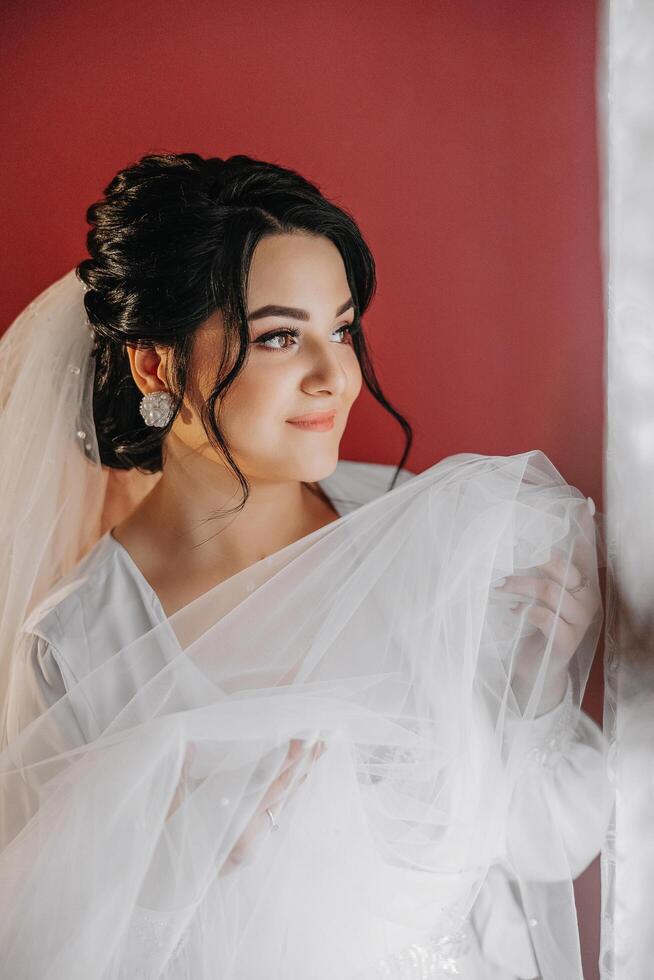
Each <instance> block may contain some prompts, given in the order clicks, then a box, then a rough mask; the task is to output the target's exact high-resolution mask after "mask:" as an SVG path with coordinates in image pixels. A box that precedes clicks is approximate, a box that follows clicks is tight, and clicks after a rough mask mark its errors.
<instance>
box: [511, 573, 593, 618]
mask: <svg viewBox="0 0 654 980" xmlns="http://www.w3.org/2000/svg"><path fill="white" fill-rule="evenodd" d="M498 591H500V592H505V593H509V594H514V595H524V596H528V597H529V598H531V599H536V600H538V602H542V603H543V605H544V606H545V607H546V608H547V609H549V610H550V611H551V612H552V613H556V614H557V615H558V616H560V618H561V619H562V620H563V621H564V622H566V623H569V624H571V625H577V624H580V623H582V622H585V621H586V619H587V618H588V615H587V612H586V609H585V607H584V605H583V604H582V603H577V602H576V601H575V596H573V595H570V593H569V592H568V591H567V589H563V588H562V587H561V585H560V584H559V583H558V582H554V581H553V580H552V579H550V578H536V577H534V576H531V575H509V576H507V578H506V582H505V584H504V585H501V586H499V587H498ZM557 610H558V613H557Z"/></svg>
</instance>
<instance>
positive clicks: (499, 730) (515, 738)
mask: <svg viewBox="0 0 654 980" xmlns="http://www.w3.org/2000/svg"><path fill="white" fill-rule="evenodd" d="M92 384H93V365H92V358H91V332H90V328H89V327H88V324H87V323H86V316H85V312H84V305H83V290H82V286H81V284H80V282H79V281H78V280H77V278H76V276H75V273H74V270H73V271H71V272H69V273H68V274H67V275H66V276H64V277H63V278H62V279H60V280H59V281H58V282H56V283H54V284H53V285H52V286H51V287H50V288H49V289H48V290H46V292H45V293H43V294H42V295H41V296H40V297H39V298H38V299H37V300H35V302H34V303H33V304H31V305H30V306H29V307H28V308H27V309H26V310H25V311H24V312H23V313H22V314H21V315H20V316H19V317H18V319H17V320H16V321H15V322H14V323H13V324H12V326H11V327H10V329H9V331H8V332H7V334H6V335H5V336H4V337H3V338H2V341H0V396H1V397H2V405H1V408H2V414H1V415H0V451H1V452H2V459H3V471H2V475H1V477H0V479H1V480H2V496H1V500H2V513H1V524H0V536H1V542H0V562H1V563H2V564H1V572H0V586H1V600H2V620H1V624H0V658H1V660H0V672H1V673H0V677H1V680H2V691H3V692H6V690H7V687H8V684H9V679H10V675H11V664H12V652H13V650H14V647H15V643H16V637H17V635H18V633H19V632H20V630H21V628H22V627H23V625H24V623H25V621H26V619H27V618H28V617H29V616H32V618H33V617H34V613H35V610H38V609H40V608H42V607H43V606H44V605H45V607H47V605H48V603H50V604H52V603H53V602H55V601H58V600H60V599H61V597H62V596H65V595H66V594H67V591H69V590H71V589H74V588H75V587H76V586H77V585H78V584H79V582H80V581H82V580H83V579H84V576H85V575H86V574H88V572H89V568H88V567H87V565H85V562H86V556H88V554H89V553H90V552H91V550H92V548H93V546H94V544H95V543H96V542H97V541H98V539H99V538H100V536H101V535H102V534H104V532H105V531H106V530H107V529H108V528H110V527H111V526H113V525H114V524H116V523H117V522H118V521H119V520H120V519H121V517H122V516H124V515H125V514H126V513H128V512H129V510H130V509H131V508H132V507H133V506H134V505H135V504H136V503H137V502H138V501H139V500H140V499H142V497H143V496H144V495H145V494H146V493H147V492H149V490H150V489H151V487H152V486H153V484H154V482H156V479H157V478H158V477H157V476H153V477H149V476H143V475H142V474H138V473H136V472H132V471H130V472H125V473H122V472H120V473H119V472H116V471H111V472H108V471H107V470H106V469H105V468H103V467H102V466H101V465H100V462H99V458H98V451H97V444H96V441H95V434H94V426H93V413H92V408H91V395H92ZM596 545H597V540H596V525H595V523H594V521H593V519H592V517H591V515H590V511H589V509H588V506H587V501H586V498H585V497H584V496H583V495H582V494H581V493H579V491H577V490H575V489H574V488H572V487H570V486H568V485H567V484H566V483H565V481H564V480H563V479H562V477H561V476H560V475H559V473H558V472H557V470H556V469H555V467H554V466H553V465H552V464H551V463H550V462H549V460H548V459H547V458H546V457H545V456H544V455H543V454H542V453H539V452H529V453H523V454H520V455H517V456H510V457H490V456H489V457H486V456H479V455H475V454H472V453H467V454H461V455H459V456H454V457H450V458H449V459H446V460H442V461H441V462H440V463H437V464H435V465H434V466H432V467H430V468H429V469H427V470H425V471H424V472H423V473H421V474H418V475H416V476H413V477H411V478H410V479H405V480H403V481H402V482H401V483H400V484H398V485H397V486H396V487H395V488H394V489H393V490H391V491H389V492H386V493H379V494H378V495H376V496H373V497H372V499H370V500H369V501H368V502H366V503H365V504H363V505H361V506H359V507H357V508H356V509H354V510H353V511H351V512H350V513H347V514H345V515H344V516H341V517H340V519H338V520H336V521H334V522H332V523H331V524H328V525H326V526H325V527H323V528H321V529H319V530H318V531H315V532H314V533H312V534H310V535H308V536H306V537H304V538H302V539H300V540H299V541H296V542H294V543H293V544H291V545H289V546H288V547H286V548H284V549H283V550H282V551H280V552H278V553H276V554H275V555H273V556H271V557H270V558H269V559H266V560H262V561H260V562H258V563H257V564H256V565H254V566H252V567H251V568H248V569H246V570H244V571H243V572H241V573H239V574H238V575H235V576H233V577H232V578H230V579H228V580H226V581H225V582H223V583H220V584H219V585H217V586H216V587H215V588H212V589H210V590H209V591H208V592H206V593H205V594H204V595H202V596H200V597H199V598H198V599H196V600H195V601H193V602H191V603H189V604H188V605H186V606H185V607H184V608H182V609H180V610H179V611H178V612H176V613H175V614H174V615H172V616H170V617H168V618H166V619H164V620H163V621H162V622H160V623H158V624H157V625H156V626H155V627H154V628H152V629H151V630H149V631H148V632H147V633H145V634H144V635H142V636H140V637H139V638H138V639H136V640H135V641H134V642H132V643H130V644H129V645H127V646H125V647H123V648H122V649H119V650H113V649H112V650H109V649H108V650H107V651H106V656H103V653H105V651H94V662H95V663H96V664H97V666H95V667H94V669H91V670H90V671H89V672H88V673H86V674H85V675H84V676H82V677H81V678H79V679H78V682H77V683H75V684H73V685H71V686H70V687H69V689H68V691H67V693H66V694H65V696H64V697H62V698H60V699H59V700H58V701H57V702H56V703H55V704H54V705H53V706H52V707H51V708H50V709H49V710H48V711H46V712H45V713H44V714H43V715H42V716H40V717H38V718H37V719H35V720H34V721H33V722H32V723H31V724H30V725H28V726H27V727H26V728H25V729H24V730H23V731H21V732H20V734H19V735H18V736H17V737H15V738H13V739H12V740H11V741H10V742H9V744H8V745H6V746H5V748H4V751H3V752H2V753H0V835H1V839H0V848H1V849H0V892H1V893H2V895H3V898H2V900H0V912H1V913H2V914H1V915H0V950H1V951H2V960H3V962H4V964H5V969H7V970H8V971H9V972H8V973H7V976H11V977H18V976H21V977H22V976H25V977H30V978H31V977H34V978H36V977H39V978H45V977H47V978H61V980H64V978H65V980H75V978H79V980H82V978H84V980H87V978H89V977H94V978H97V980H109V978H111V980H117V978H125V980H126V978H128V977H129V978H130V980H133V978H136V977H148V978H155V977H166V978H173V977H174V978H182V977H184V978H186V977H188V978H191V977H192V978H193V980H205V978H207V980H208V978H209V977H216V976H220V977H221V980H228V978H233V980H236V978H238V980H244V978H254V977H257V978H259V977H261V976H264V975H265V976H266V977H269V978H279V980H282V978H283V980H296V978H297V980H299V978H303V980H304V978H307V980H308V978H311V980H334V978H335V977H338V978H339V980H345V978H348V977H352V978H355V977H357V978H361V980H368V978H370V980H372V978H374V977H381V976H397V977H405V976H416V977H418V976H434V977H435V976H447V975H451V974H452V973H453V972H455V969H456V963H457V950H458V949H459V946H461V947H462V948H465V942H466V938H465V937H466V931H467V928H468V925H467V924H468V923H469V921H470V915H471V910H473V909H474V914H475V916H476V917H477V920H476V921H477V934H478V935H480V934H481V935H483V936H484V951H483V952H484V953H485V955H488V956H489V957H491V959H492V955H493V951H492V946H493V942H495V944H496V946H501V945H502V944H504V945H505V946H506V948H507V956H508V959H509V962H510V964H514V965H513V966H512V968H513V969H514V971H515V975H520V976H525V977H527V976H532V975H534V974H532V973H530V972H528V971H529V970H530V969H531V968H532V964H533V963H534V962H536V963H537V968H538V970H539V974H538V975H539V976H542V977H544V978H546V980H561V978H563V977H565V978H566V980H582V973H581V960H580V954H579V941H578V936H577V926H576V918H575V908H574V896H573V889H572V880H573V878H574V877H575V876H576V875H577V874H578V873H579V872H580V871H581V870H583V868H584V867H585V866H586V864H588V862H589V861H590V860H592V858H593V857H594V854H595V849H594V845H593V844H592V841H594V840H596V839H598V836H599V837H601V824H602V821H603V820H604V819H605V813H606V806H605V796H604V784H603V782H602V778H601V774H600V769H601V766H602V761H601V760H602V746H601V739H600V737H599V733H598V732H597V731H596V730H595V729H594V727H593V726H592V724H591V723H590V721H589V720H588V719H587V718H586V717H585V716H584V715H583V714H581V713H580V712H579V710H578V706H579V704H580V702H581V698H582V695H583V691H584V688H585V684H586V680H587V676H588V671H589V668H590V664H591V660H592V657H593V654H594V651H595V647H596V643H597V639H598V636H599V631H600V625H601V612H599V613H598V615H597V617H596V619H595V621H594V622H593V624H592V625H591V627H590V628H589V629H588V631H587V633H586V635H585V636H584V638H583V640H582V642H581V644H580V645H579V647H578V649H577V651H576V653H575V656H574V657H573V660H572V662H571V665H570V682H569V688H568V693H567V695H566V697H567V701H566V702H565V705H564V707H565V711H564V712H563V713H561V712H560V711H558V709H557V711H558V714H557V719H558V721H557V725H556V726H555V727H554V728H552V729H547V740H546V741H545V742H544V741H543V738H542V734H541V733H542V730H543V729H542V725H541V723H542V722H543V717H545V716H541V712H543V711H545V713H547V711H548V710H549V709H550V708H551V707H552V705H551V703H550V698H549V694H550V692H549V691H548V676H549V675H548V670H549V667H550V661H551V658H552V656H554V653H553V649H552V643H551V642H549V641H548V642H545V641H543V644H542V651H540V650H539V652H538V656H537V657H535V658H534V661H533V672H532V675H531V677H530V678H528V679H527V680H526V681H523V684H522V688H521V694H520V696H518V695H517V693H516V691H515V690H514V688H513V687H512V683H511V682H512V676H513V669H514V666H515V664H516V662H517V660H518V658H520V656H521V655H522V653H523V652H524V650H523V648H524V647H525V645H529V644H532V645H533V643H534V636H535V635H536V630H535V628H534V627H533V626H531V625H530V624H529V623H528V621H527V610H528V609H529V608H530V604H529V603H525V602H523V603H522V604H521V605H519V608H518V609H517V610H514V609H511V608H510V602H511V598H512V599H513V601H514V602H515V601H518V602H520V597H517V596H513V597H507V596H505V595H502V594H500V593H499V592H495V591H494V590H493V584H494V583H495V582H496V581H497V580H499V579H500V578H501V577H503V576H507V575H513V574H528V573H531V574H536V575H538V571H537V569H538V566H540V565H542V564H543V563H544V562H546V561H548V560H549V559H550V558H551V557H552V556H554V555H557V556H559V557H562V558H564V559H565V560H566V563H567V564H566V567H569V565H570V563H571V562H574V563H575V564H577V565H578V566H579V567H580V568H581V569H582V570H583V573H584V574H585V575H586V576H588V578H589V581H590V583H591V585H592V587H593V588H596V587H597V578H598V576H597V551H596ZM246 581H247V582H248V583H249V584H250V591H247V590H246V589H245V588H244V584H245V582H246ZM252 582H254V583H255V588H254V589H252V588H251V584H252ZM70 643H71V644H72V646H73V647H74V638H70ZM3 700H5V699H4V698H3ZM294 738H298V739H303V740H308V741H309V742H314V741H316V740H320V741H321V742H322V743H323V745H324V746H325V751H324V752H323V754H322V755H321V756H320V757H319V758H318V759H317V761H315V762H313V763H312V764H309V763H307V764H306V766H301V767H300V768H299V769H298V771H297V775H296V777H294V780H293V781H292V782H291V783H290V784H289V786H288V789H287V792H286V793H285V795H284V796H283V797H282V798H280V800H279V801H278V802H277V803H276V805H275V807H274V811H275V817H276V819H277V821H278V823H279V829H278V830H277V831H276V832H274V833H269V832H266V831H265V828H264V831H263V832H262V833H261V834H259V836H257V837H256V838H255V839H253V841H252V843H251V846H250V848H249V850H248V853H247V855H246V857H245V858H244V859H243V860H238V861H235V860H234V850H235V844H236V842H238V840H239V839H240V835H241V834H242V832H243V830H244V828H245V827H246V826H247V825H248V822H249V821H250V820H251V818H252V815H253V814H254V813H255V811H256V809H257V807H258V805H259V803H260V801H261V799H262V796H263V795H264V793H265V791H266V788H267V787H268V786H269V785H270V783H271V781H272V780H273V778H274V777H275V775H276V774H277V772H278V770H279V766H280V764H281V762H282V761H283V760H284V758H285V755H286V752H287V749H288V745H289V740H291V739H294ZM575 740H577V742H578V751H577V754H576V755H574V757H573V761H572V762H570V761H565V760H566V758H568V757H567V756H566V753H567V752H568V746H569V745H570V743H571V742H574V741H575ZM562 759H563V761H561V760H562ZM571 766H572V768H573V769H574V768H575V767H576V770H578V776H579V779H580V781H581V780H582V778H583V777H584V775H585V774H587V771H588V770H591V769H594V770H595V771H596V772H597V779H596V781H595V783H594V784H593V785H594V787H595V789H594V792H595V793H597V794H599V795H596V796H594V797H593V798H592V799H590V800H589V799H588V798H587V795H586V796H585V795H584V792H583V791H581V790H580V791H579V796H578V797H577V796H575V795H574V794H575V792H576V790H571V793H572V796H571V798H570V800H569V801H568V802H569V804H570V805H569V807H568V808H566V807H562V800H563V802H564V803H565V799H564V797H565V793H566V792H567V790H566V791H565V792H564V791H562V790H561V784H562V783H563V782H565V780H564V778H563V775H562V772H563V769H565V774H564V775H565V777H566V778H567V779H568V780H569V779H570V778H571V773H570V767H571ZM561 767H563V769H562V768H561ZM566 767H567V769H566ZM302 775H306V776H307V778H306V779H304V780H303V781H302V782H300V778H301V776H302ZM573 776H574V773H573ZM571 785H574V783H571ZM580 785H581V782H580ZM607 796H608V794H607ZM495 880H496V886H494V887H496V890H495V891H494V892H493V893H492V894H493V895H495V896H497V895H499V894H500V891H501V889H505V893H506V898H507V901H508V899H509V898H512V900H513V902H514V904H513V905H511V906H510V907H511V908H516V909H518V908H519V909H520V910H521V915H523V916H524V918H521V919H520V921H519V922H518V920H517V919H516V920H515V921H511V922H508V921H505V922H503V923H502V929H503V930H504V931H503V932H502V935H501V937H499V938H498V936H497V935H496V936H495V939H493V929H492V928H491V926H490V925H489V922H491V923H492V914H493V910H492V908H490V907H486V906H484V903H483V901H482V900H481V899H480V896H481V897H482V898H483V889H484V888H485V887H486V886H487V884H488V882H490V881H495ZM500 882H501V883H500ZM503 894H504V893H503ZM506 907H509V906H508V905H507V906H506ZM412 944H413V947H412ZM411 949H413V953H411ZM407 950H409V953H407ZM411 956H413V961H412V962H414V969H416V970H417V967H415V963H417V962H418V960H417V958H418V957H422V960H421V964H422V965H420V969H421V970H424V972H422V973H418V972H414V973H408V972H402V971H404V970H405V969H408V966H407V967H405V966H403V965H402V964H403V963H408V961H409V959H411ZM428 957H430V958H431V959H429V962H427V958H428ZM530 957H531V958H530ZM448 964H449V966H448ZM428 969H429V970H431V971H432V972H430V973H429V972H427V970H428ZM519 970H522V971H523V972H521V973H518V971H519ZM394 971H395V972H394ZM471 975H472V974H471ZM474 975H475V976H477V974H474ZM488 975H489V976H490V975H491V974H488ZM498 975H499V974H498Z"/></svg>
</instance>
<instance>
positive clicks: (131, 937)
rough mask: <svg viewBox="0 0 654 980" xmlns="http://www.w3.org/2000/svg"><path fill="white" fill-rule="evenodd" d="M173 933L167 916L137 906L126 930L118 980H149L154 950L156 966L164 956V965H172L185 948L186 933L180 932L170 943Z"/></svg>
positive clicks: (172, 925) (171, 920)
mask: <svg viewBox="0 0 654 980" xmlns="http://www.w3.org/2000/svg"><path fill="white" fill-rule="evenodd" d="M175 933H176V930H175V924H174V921H173V917H172V916H171V915H170V914H166V913H164V912H156V911H154V910H153V909H146V908H143V907H142V906H137V907H136V909H135V910H134V915H133V917H132V922H131V925H130V928H129V934H128V939H127V946H126V953H125V959H124V963H123V971H122V973H121V977H124V978H125V980H152V977H153V973H152V970H153V959H154V958H155V957H153V953H154V952H155V951H156V953H157V956H156V960H157V962H158V963H159V964H161V962H162V959H163V958H164V957H167V959H166V965H167V966H169V965H171V964H173V963H174V962H175V960H177V959H178V958H179V956H180V955H181V953H182V951H183V950H184V949H185V948H186V946H187V945H188V930H185V931H184V932H182V934H181V936H180V937H179V938H178V939H177V941H176V942H173V941H172V940H171V937H172V936H173V935H174V934H175ZM171 946H172V948H171V949H170V951H168V950H169V948H170V947H171ZM158 976H159V971H157V977H158Z"/></svg>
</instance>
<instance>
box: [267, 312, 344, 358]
mask: <svg viewBox="0 0 654 980" xmlns="http://www.w3.org/2000/svg"><path fill="white" fill-rule="evenodd" d="M360 326H361V324H360V321H359V320H353V321H352V323H344V324H343V326H342V327H336V329H335V330H333V331H332V333H336V332H337V331H340V330H343V331H347V333H348V334H349V335H350V336H352V334H354V333H356V332H357V330H359V329H360ZM299 336H300V331H299V330H298V328H297V327H285V328H284V329H283V330H275V332H274V333H265V334H263V335H262V336H261V337H257V339H256V340H255V341H254V343H255V344H258V345H259V346H260V347H263V348H264V350H278V351H281V350H290V348H289V347H266V345H265V341H266V340H273V338H275V337H299ZM291 346H295V345H291ZM342 346H345V344H343V345H342Z"/></svg>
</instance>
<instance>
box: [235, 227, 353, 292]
mask: <svg viewBox="0 0 654 980" xmlns="http://www.w3.org/2000/svg"><path fill="white" fill-rule="evenodd" d="M348 295H349V289H348V282H347V275H346V272H345V266H344V264H343V259H342V258H341V254H340V252H339V251H338V249H337V248H336V246H335V245H334V243H333V242H332V241H330V240H329V239H328V238H326V237H325V236H324V235H319V236H318V235H309V234H306V233H304V232H297V233H293V234H284V235H268V236H266V238H263V239H262V240H261V241H260V242H259V243H258V244H257V247H256V248H255V250H254V253H253V255H252V263H251V266H250V275H249V278H248V287H247V297H246V298H247V305H248V309H249V310H253V309H255V308H256V307H257V306H262V305H264V303H277V304H279V305H283V304H287V305H295V306H303V307H304V308H305V309H309V308H310V307H312V306H313V307H315V308H318V307H320V306H321V304H323V303H324V304H327V305H329V307H332V306H334V307H335V306H336V305H337V303H338V301H339V300H340V302H343V301H344V300H345V299H347V297H348Z"/></svg>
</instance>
